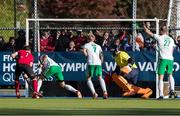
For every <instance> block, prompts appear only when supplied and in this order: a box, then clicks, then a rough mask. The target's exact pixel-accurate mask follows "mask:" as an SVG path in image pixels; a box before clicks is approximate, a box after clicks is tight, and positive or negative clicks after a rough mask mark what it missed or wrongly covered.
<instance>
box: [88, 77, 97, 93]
mask: <svg viewBox="0 0 180 116" xmlns="http://www.w3.org/2000/svg"><path fill="white" fill-rule="evenodd" d="M87 85H88V87H89V89H90V91H91V93H92V94H94V93H96V91H95V89H94V85H93V83H92V81H91V80H87Z"/></svg>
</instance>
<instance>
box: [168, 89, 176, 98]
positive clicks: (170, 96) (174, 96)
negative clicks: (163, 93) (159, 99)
mask: <svg viewBox="0 0 180 116" xmlns="http://www.w3.org/2000/svg"><path fill="white" fill-rule="evenodd" d="M169 98H177V94H176V92H175V91H172V90H171V91H170V92H169Z"/></svg>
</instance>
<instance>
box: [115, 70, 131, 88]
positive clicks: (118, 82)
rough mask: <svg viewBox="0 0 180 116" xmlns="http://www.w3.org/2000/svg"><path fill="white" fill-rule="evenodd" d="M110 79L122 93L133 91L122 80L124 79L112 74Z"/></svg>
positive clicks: (124, 80) (125, 81)
mask: <svg viewBox="0 0 180 116" xmlns="http://www.w3.org/2000/svg"><path fill="white" fill-rule="evenodd" d="M112 79H113V81H114V82H115V83H116V84H117V85H118V86H119V87H120V88H122V89H123V91H132V90H133V89H132V87H131V85H130V84H129V83H128V82H127V80H126V79H124V77H122V76H119V75H117V74H115V73H114V74H112Z"/></svg>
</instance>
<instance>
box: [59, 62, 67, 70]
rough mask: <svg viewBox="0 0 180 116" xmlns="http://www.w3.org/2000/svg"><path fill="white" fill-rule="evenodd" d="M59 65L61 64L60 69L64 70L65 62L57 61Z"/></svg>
mask: <svg viewBox="0 0 180 116" xmlns="http://www.w3.org/2000/svg"><path fill="white" fill-rule="evenodd" d="M59 65H60V66H61V68H62V71H64V67H65V65H66V63H63V64H62V63H59Z"/></svg>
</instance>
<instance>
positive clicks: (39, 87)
mask: <svg viewBox="0 0 180 116" xmlns="http://www.w3.org/2000/svg"><path fill="white" fill-rule="evenodd" d="M41 86H42V79H38V87H37V92H39V90H40V89H41Z"/></svg>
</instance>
